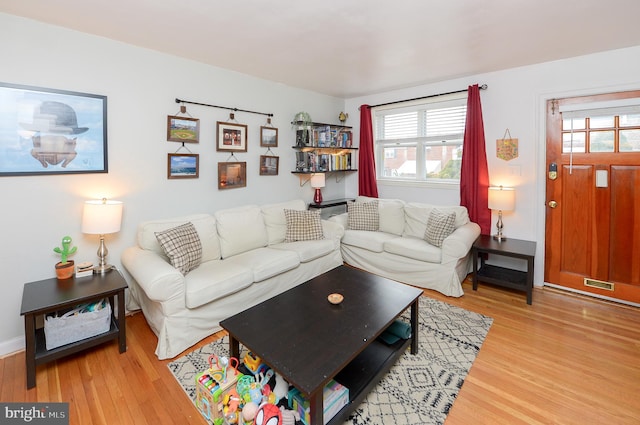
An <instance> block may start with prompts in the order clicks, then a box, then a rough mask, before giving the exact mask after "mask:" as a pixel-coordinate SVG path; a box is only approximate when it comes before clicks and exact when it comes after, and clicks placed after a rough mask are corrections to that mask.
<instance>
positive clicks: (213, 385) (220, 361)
mask: <svg viewBox="0 0 640 425" xmlns="http://www.w3.org/2000/svg"><path fill="white" fill-rule="evenodd" d="M242 376H243V375H242V374H241V373H240V372H238V359H236V358H233V357H232V358H230V359H227V358H219V357H218V356H216V355H215V354H212V355H211V356H209V369H207V370H205V371H204V372H202V373H200V374H198V375H196V378H195V380H196V407H197V408H198V409H199V410H200V411H201V412H202V414H203V415H204V416H205V417H206V418H207V419H209V420H211V421H212V422H213V423H214V424H215V425H222V424H223V423H224V416H225V414H224V412H223V410H224V407H225V406H226V407H227V413H229V416H230V417H235V418H237V417H238V415H237V414H234V411H233V407H235V410H236V411H237V409H238V405H239V403H240V401H241V399H240V397H239V396H238V393H237V392H235V391H236V390H235V384H236V382H237V381H238V379H240V378H241V377H242ZM232 392H233V393H235V397H234V394H233V393H232ZM229 393H232V395H231V396H229V397H228V398H227V397H226V396H227V395H228V394H229ZM234 398H235V400H234ZM225 400H226V401H225ZM236 402H237V403H236ZM236 423H237V419H236Z"/></svg>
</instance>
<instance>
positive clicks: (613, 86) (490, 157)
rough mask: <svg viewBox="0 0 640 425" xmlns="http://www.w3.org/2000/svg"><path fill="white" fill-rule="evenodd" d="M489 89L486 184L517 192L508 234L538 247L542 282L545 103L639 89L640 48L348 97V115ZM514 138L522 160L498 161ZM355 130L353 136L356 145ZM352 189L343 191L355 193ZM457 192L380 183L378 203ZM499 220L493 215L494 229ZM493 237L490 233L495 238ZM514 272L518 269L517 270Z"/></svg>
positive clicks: (445, 199)
mask: <svg viewBox="0 0 640 425" xmlns="http://www.w3.org/2000/svg"><path fill="white" fill-rule="evenodd" d="M476 83H478V84H480V85H482V84H487V85H488V89H487V90H483V91H481V92H480V93H481V94H480V96H481V101H482V112H483V118H484V129H485V138H486V150H487V162H488V166H489V177H490V182H491V184H493V185H500V184H503V185H505V186H514V187H515V188H516V191H517V192H516V209H515V211H512V212H504V213H503V222H504V232H505V235H506V236H508V237H509V236H510V237H514V238H518V239H526V240H533V241H537V252H536V264H535V275H534V276H535V277H534V279H535V283H536V285H542V284H543V278H544V263H543V262H544V225H545V224H544V219H545V212H546V207H545V175H546V174H545V170H544V167H545V115H544V114H545V103H546V100H547V99H553V98H561V97H566V96H580V95H586V94H594V93H604V92H613V91H622V90H637V89H640V46H637V47H633V48H628V49H621V50H614V51H609V52H604V53H600V54H593V55H588V56H581V57H577V58H571V59H565V60H560V61H554V62H548V63H543V64H538V65H533V66H527V67H521V68H513V69H508V70H505V71H500V72H493V73H488V74H481V75H474V76H471V77H469V78H460V79H455V80H450V81H445V82H442V83H438V84H429V85H424V86H419V87H412V88H408V89H404V90H397V91H392V92H387V93H381V94H375V95H370V96H363V97H358V98H351V99H347V101H346V111H347V112H348V113H349V114H350V115H351V116H352V117H355V116H359V111H358V107H359V106H360V105H362V104H369V105H375V104H379V103H385V102H391V101H395V100H402V99H411V98H415V97H419V96H427V95H432V94H437V93H446V92H450V91H455V90H461V89H466V88H467V87H468V86H469V85H472V84H476ZM507 128H508V129H509V131H510V133H511V136H512V137H513V138H517V139H518V149H519V157H518V158H516V159H513V160H511V161H503V160H501V159H499V158H497V157H496V139H502V138H503V135H504V133H505V129H507ZM358 137H359V132H358V131H356V132H355V134H354V138H355V140H358ZM357 190H358V188H357V184H356V185H349V186H348V187H347V188H346V191H347V194H348V195H356V194H357ZM458 190H459V189H458V188H457V187H456V188H454V189H449V190H447V189H433V188H430V187H414V188H406V187H399V186H393V185H382V184H381V185H380V186H379V195H380V197H382V198H400V199H405V200H408V201H415V202H428V203H433V204H440V205H445V204H456V205H457V204H459V202H460V195H459V191H458ZM496 220H497V217H496V215H495V214H494V216H493V218H492V227H495V222H496ZM492 233H493V232H492ZM516 267H517V266H516Z"/></svg>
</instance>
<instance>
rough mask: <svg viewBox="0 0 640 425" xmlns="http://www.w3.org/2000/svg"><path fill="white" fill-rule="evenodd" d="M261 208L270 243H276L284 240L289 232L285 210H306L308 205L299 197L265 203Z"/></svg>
mask: <svg viewBox="0 0 640 425" xmlns="http://www.w3.org/2000/svg"><path fill="white" fill-rule="evenodd" d="M260 209H261V210H262V217H264V224H265V226H267V235H268V236H269V245H274V244H279V243H282V242H284V238H285V235H286V233H287V220H286V219H285V218H284V210H285V209H289V210H297V211H304V210H306V209H307V206H306V204H305V203H304V201H303V200H302V199H297V200H294V201H287V202H280V203H277V204H269V205H264V206H262V207H261V208H260Z"/></svg>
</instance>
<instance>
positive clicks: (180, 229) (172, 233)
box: [155, 222, 202, 275]
mask: <svg viewBox="0 0 640 425" xmlns="http://www.w3.org/2000/svg"><path fill="white" fill-rule="evenodd" d="M155 234H156V239H158V242H159V243H160V246H161V247H162V249H163V250H164V253H165V254H167V257H169V261H171V265H172V266H173V267H175V268H176V269H178V270H179V271H180V273H182V274H183V275H186V274H187V273H189V272H190V271H191V270H193V269H195V268H196V267H198V266H199V265H200V261H201V259H202V244H201V243H200V237H199V236H198V232H196V228H195V227H194V226H193V224H192V223H190V222H189V223H185V224H182V225H180V226H177V227H174V228H172V229H168V230H165V231H163V232H155Z"/></svg>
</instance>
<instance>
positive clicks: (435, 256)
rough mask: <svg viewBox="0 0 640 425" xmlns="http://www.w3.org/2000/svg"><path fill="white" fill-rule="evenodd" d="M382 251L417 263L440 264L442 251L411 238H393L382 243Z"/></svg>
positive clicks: (425, 242) (420, 240)
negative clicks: (411, 259)
mask: <svg viewBox="0 0 640 425" xmlns="http://www.w3.org/2000/svg"><path fill="white" fill-rule="evenodd" d="M384 250H385V251H386V252H388V253H390V254H396V255H400V256H402V257H407V258H413V259H414V260H418V261H426V262H428V263H436V264H440V263H441V262H442V250H441V249H440V248H437V247H435V246H433V245H431V244H430V243H428V242H427V241H425V240H423V239H418V238H412V237H402V238H394V239H390V240H388V241H386V242H385V243H384Z"/></svg>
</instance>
